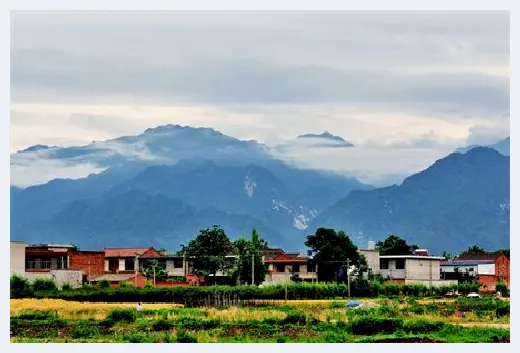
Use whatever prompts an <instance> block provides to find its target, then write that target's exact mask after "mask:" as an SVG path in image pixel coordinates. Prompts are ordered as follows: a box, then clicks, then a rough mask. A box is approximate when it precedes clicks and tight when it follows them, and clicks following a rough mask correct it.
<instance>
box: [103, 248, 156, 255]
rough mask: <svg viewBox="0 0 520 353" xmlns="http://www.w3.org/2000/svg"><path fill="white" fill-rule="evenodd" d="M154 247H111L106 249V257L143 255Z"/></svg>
mask: <svg viewBox="0 0 520 353" xmlns="http://www.w3.org/2000/svg"><path fill="white" fill-rule="evenodd" d="M150 249H152V248H111V249H104V252H105V257H133V256H135V255H136V254H138V255H142V254H144V253H145V252H146V251H148V250H150Z"/></svg>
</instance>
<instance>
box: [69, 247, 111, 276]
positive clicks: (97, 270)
mask: <svg viewBox="0 0 520 353" xmlns="http://www.w3.org/2000/svg"><path fill="white" fill-rule="evenodd" d="M69 270H81V271H83V274H85V275H87V276H101V275H103V274H105V254H104V253H103V252H102V251H78V252H70V253H69Z"/></svg>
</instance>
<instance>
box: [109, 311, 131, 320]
mask: <svg viewBox="0 0 520 353" xmlns="http://www.w3.org/2000/svg"><path fill="white" fill-rule="evenodd" d="M106 318H107V320H110V321H112V322H119V321H125V322H134V321H135V318H136V313H135V311H134V310H132V309H114V310H112V311H111V312H109V313H108V316H107V317H106Z"/></svg>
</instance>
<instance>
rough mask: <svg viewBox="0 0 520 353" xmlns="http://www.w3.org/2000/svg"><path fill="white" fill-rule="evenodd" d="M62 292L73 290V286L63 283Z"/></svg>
mask: <svg viewBox="0 0 520 353" xmlns="http://www.w3.org/2000/svg"><path fill="white" fill-rule="evenodd" d="M61 290H72V286H71V285H70V283H63V284H62V285H61Z"/></svg>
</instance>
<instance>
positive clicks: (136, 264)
mask: <svg viewBox="0 0 520 353" xmlns="http://www.w3.org/2000/svg"><path fill="white" fill-rule="evenodd" d="M138 256H139V255H138V254H137V253H135V262H134V272H135V278H134V282H135V286H136V287H137V275H138V271H137V270H138V269H139V262H138V261H139V259H138Z"/></svg>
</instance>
